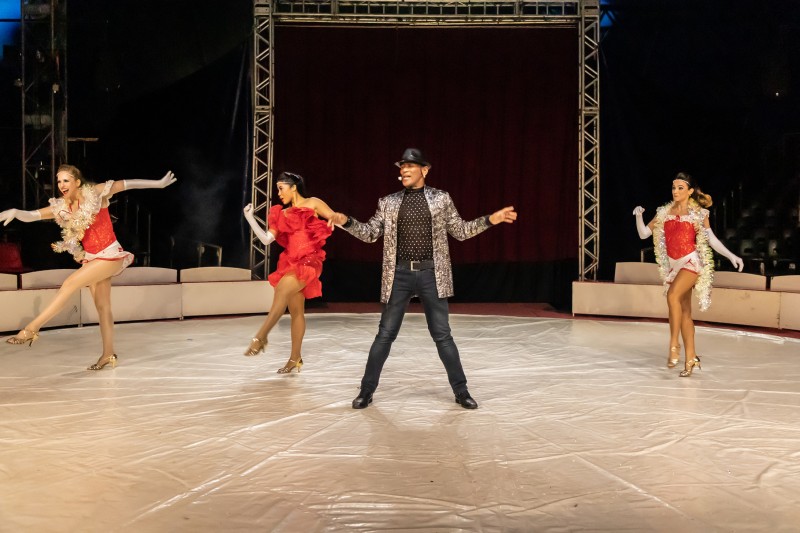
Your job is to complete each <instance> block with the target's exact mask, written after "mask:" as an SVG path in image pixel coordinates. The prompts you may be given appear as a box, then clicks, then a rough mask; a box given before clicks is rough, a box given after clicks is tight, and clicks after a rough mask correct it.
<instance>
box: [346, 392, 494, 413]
mask: <svg viewBox="0 0 800 533" xmlns="http://www.w3.org/2000/svg"><path fill="white" fill-rule="evenodd" d="M456 403H458V404H461V407H463V408H464V409H477V408H478V402H476V401H475V400H473V399H472V396H470V395H469V392H468V391H464V392H459V393H458V394H456ZM354 406H355V402H354Z"/></svg>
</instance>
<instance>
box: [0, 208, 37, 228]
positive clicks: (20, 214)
mask: <svg viewBox="0 0 800 533" xmlns="http://www.w3.org/2000/svg"><path fill="white" fill-rule="evenodd" d="M15 218H16V219H17V220H19V221H20V222H36V221H37V220H42V214H41V213H40V212H39V211H38V210H34V211H22V210H21V209H6V210H5V211H3V212H2V213H0V222H3V225H4V226H8V224H9V223H10V222H11V221H12V220H14V219H15Z"/></svg>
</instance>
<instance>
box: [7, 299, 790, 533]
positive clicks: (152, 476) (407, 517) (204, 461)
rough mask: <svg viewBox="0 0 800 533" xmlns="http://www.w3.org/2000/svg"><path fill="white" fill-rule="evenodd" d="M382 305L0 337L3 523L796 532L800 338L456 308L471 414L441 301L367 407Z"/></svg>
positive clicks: (16, 527)
mask: <svg viewBox="0 0 800 533" xmlns="http://www.w3.org/2000/svg"><path fill="white" fill-rule="evenodd" d="M378 319H379V316H378V315H376V314H314V315H309V316H307V321H308V323H307V333H306V338H305V343H304V347H303V359H304V361H305V366H304V367H303V371H302V373H301V374H292V375H288V376H286V375H279V374H276V370H277V369H278V368H279V367H280V366H282V365H283V363H284V362H285V361H286V359H287V358H288V355H289V346H290V342H289V319H288V316H287V317H284V318H283V319H281V321H280V322H279V324H278V326H277V327H276V329H275V330H274V331H273V334H272V335H271V337H270V339H269V346H268V348H267V351H266V354H262V355H260V356H258V357H253V358H247V357H244V356H243V355H242V352H243V351H244V349H245V348H246V346H247V344H248V341H249V339H250V338H251V337H252V335H253V333H254V332H255V330H256V329H257V328H258V326H259V325H260V323H261V321H262V320H263V317H245V318H241V317H238V318H222V319H205V320H186V321H174V322H156V323H138V324H119V325H117V327H116V346H117V351H118V354H119V366H118V367H117V368H116V369H114V370H111V369H110V368H109V369H106V370H103V371H100V372H88V371H86V370H84V368H85V367H86V366H88V365H89V364H91V363H93V362H94V361H95V360H96V359H97V356H98V354H99V351H98V350H99V333H98V329H97V327H84V328H71V329H60V330H48V331H43V332H42V337H41V339H40V340H39V341H38V342H37V343H36V344H34V345H33V347H32V348H28V347H27V346H22V347H20V346H10V345H5V344H3V345H2V347H0V368H2V379H1V380H0V409H2V411H1V412H2V429H1V430H0V479H2V482H1V483H0V531H36V532H38V531H84V532H90V531H136V532H160V531H222V530H224V531H286V532H297V531H382V530H394V531H521V532H522V531H682V532H684V531H797V530H798V525H797V524H800V510H799V509H800V505H799V504H800V501H798V500H800V425H799V424H798V421H799V419H800V409H798V408H799V407H800V364H798V363H800V359H798V358H799V357H800V342H798V341H797V340H792V339H786V338H782V337H776V336H769V335H760V334H752V333H742V332H737V331H735V330H719V329H712V328H698V333H697V342H698V351H699V353H700V354H701V355H702V356H703V370H702V371H696V373H695V375H693V376H692V377H691V378H688V379H683V378H679V377H678V371H679V370H680V368H675V369H667V368H666V366H665V363H666V358H667V347H668V337H667V326H666V325H665V324H658V323H636V322H605V321H591V320H569V319H541V318H510V317H496V316H464V315H454V316H452V317H451V320H452V327H453V334H454V337H455V340H456V342H457V344H458V347H459V350H460V352H461V358H462V361H463V364H464V368H465V370H466V374H467V377H468V379H469V387H470V391H471V393H472V395H473V396H474V398H475V399H476V400H477V401H478V403H479V404H480V408H479V409H478V410H476V411H468V410H465V409H462V408H461V407H460V406H459V405H458V404H456V403H455V402H454V400H453V395H452V393H451V391H450V390H449V386H448V383H447V377H446V374H445V372H444V369H443V367H442V365H441V363H440V362H439V359H438V357H437V355H436V349H435V346H434V344H433V342H432V341H431V339H430V337H429V335H428V332H427V328H426V326H425V320H424V317H423V316H422V315H419V314H410V315H407V316H406V319H405V322H404V325H403V328H402V330H401V332H400V336H399V337H398V340H397V341H396V342H395V344H394V347H393V349H392V353H391V355H390V357H389V359H388V361H387V363H386V366H385V367H384V371H383V374H382V378H381V385H380V387H379V389H378V391H377V392H376V393H375V397H374V398H375V401H374V403H373V404H372V405H371V406H370V407H369V408H368V409H365V410H353V409H352V408H351V407H350V402H351V401H352V399H353V398H354V397H355V396H356V395H357V394H358V385H359V381H360V378H361V374H362V372H363V369H364V364H365V362H366V354H367V351H368V350H369V346H370V344H371V342H372V339H373V338H374V336H375V333H376V332H377V325H378Z"/></svg>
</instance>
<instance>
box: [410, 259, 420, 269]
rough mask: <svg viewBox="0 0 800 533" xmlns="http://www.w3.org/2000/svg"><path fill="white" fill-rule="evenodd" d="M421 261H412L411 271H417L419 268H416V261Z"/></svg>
mask: <svg viewBox="0 0 800 533" xmlns="http://www.w3.org/2000/svg"><path fill="white" fill-rule="evenodd" d="M420 262H421V261H411V272H417V271H418V270H419V269H418V268H414V263H420Z"/></svg>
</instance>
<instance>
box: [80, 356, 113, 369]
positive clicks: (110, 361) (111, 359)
mask: <svg viewBox="0 0 800 533" xmlns="http://www.w3.org/2000/svg"><path fill="white" fill-rule="evenodd" d="M108 363H111V368H117V354H115V353H112V354H111V356H110V357H109V358H108V359H106V360H105V361H103V362H102V363H100V361H98V362H96V363H95V364H93V365H92V366H90V367H87V368H86V370H103V369H104V368H105V367H106V365H107V364H108Z"/></svg>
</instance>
